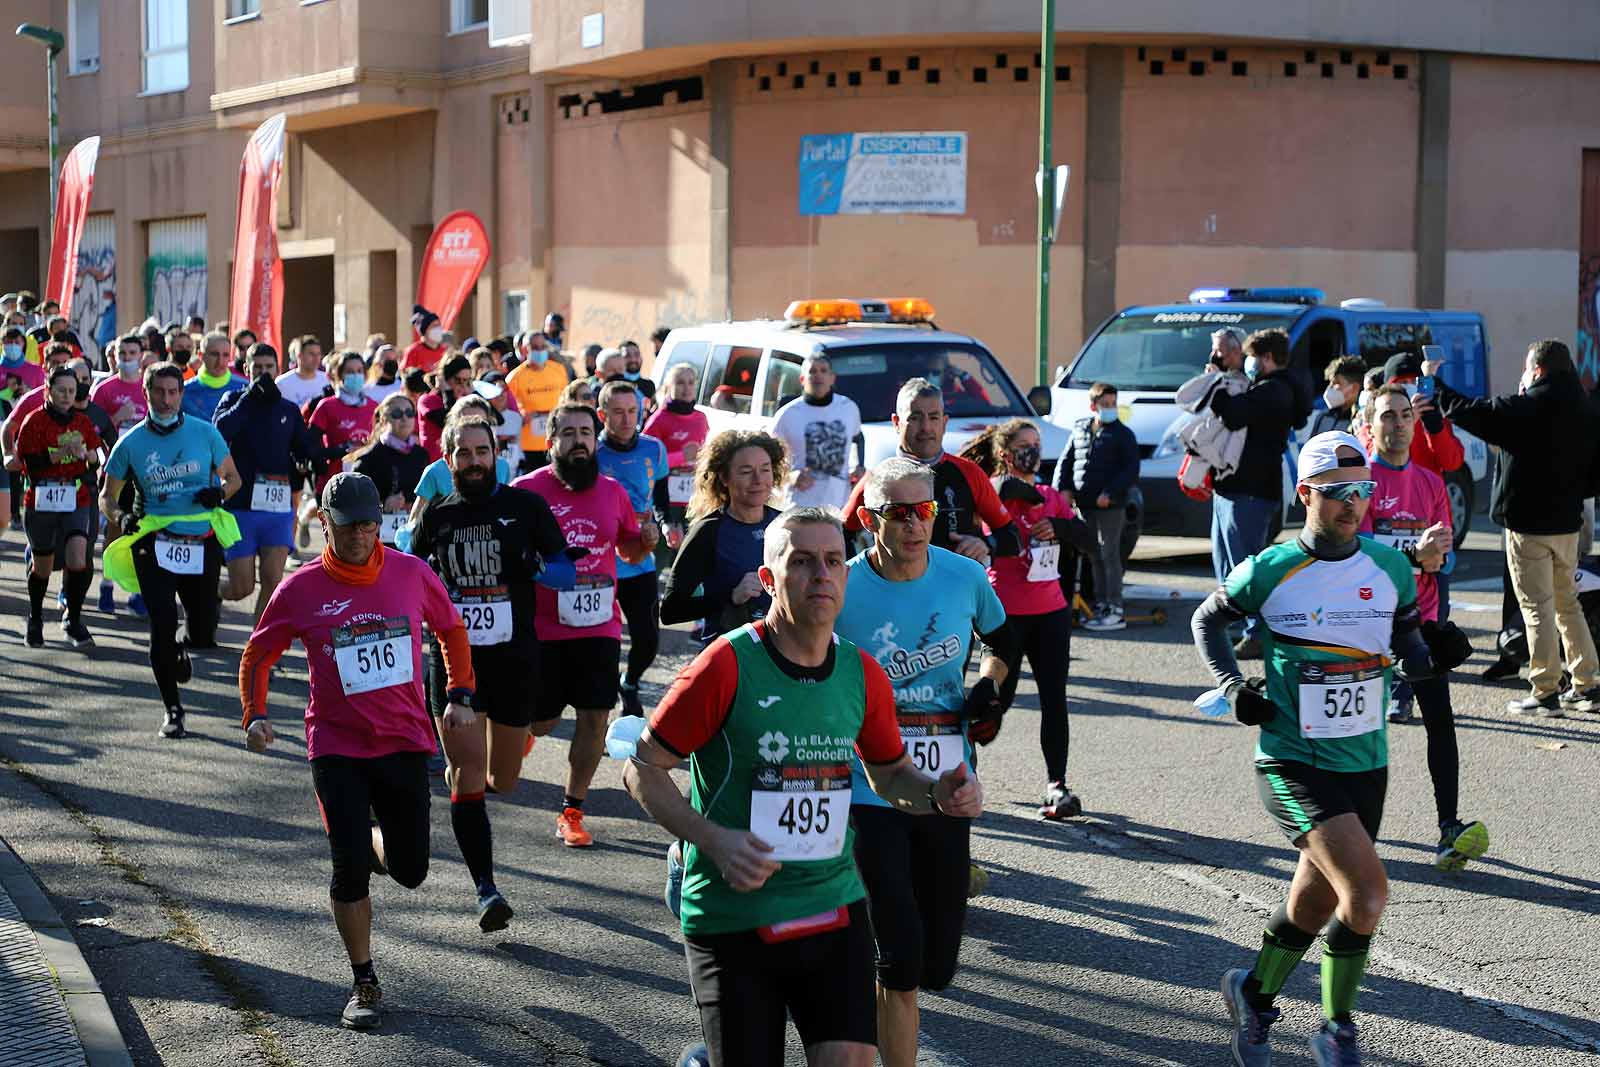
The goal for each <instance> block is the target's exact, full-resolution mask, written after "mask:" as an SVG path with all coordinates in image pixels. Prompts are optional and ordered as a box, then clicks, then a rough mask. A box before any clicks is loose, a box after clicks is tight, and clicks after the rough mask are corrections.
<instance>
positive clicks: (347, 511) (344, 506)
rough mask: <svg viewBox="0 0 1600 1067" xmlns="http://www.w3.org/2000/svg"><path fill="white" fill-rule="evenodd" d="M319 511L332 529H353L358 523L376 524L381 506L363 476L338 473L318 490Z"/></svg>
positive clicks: (374, 486) (376, 490)
mask: <svg viewBox="0 0 1600 1067" xmlns="http://www.w3.org/2000/svg"><path fill="white" fill-rule="evenodd" d="M322 510H323V511H326V512H327V513H328V518H330V519H332V520H333V524H334V525H335V526H354V525H355V524H356V523H358V522H380V521H382V518H383V504H382V502H381V501H380V500H379V499H378V487H377V486H376V485H374V484H373V483H372V479H371V478H368V477H367V476H366V475H365V474H357V473H355V472H354V471H342V472H340V473H339V474H335V475H334V476H333V477H332V478H329V479H328V484H327V485H325V486H323V487H322Z"/></svg>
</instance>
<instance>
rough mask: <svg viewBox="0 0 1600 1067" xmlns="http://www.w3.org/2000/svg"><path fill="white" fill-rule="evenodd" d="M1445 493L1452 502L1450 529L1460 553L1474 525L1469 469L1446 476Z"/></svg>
mask: <svg viewBox="0 0 1600 1067" xmlns="http://www.w3.org/2000/svg"><path fill="white" fill-rule="evenodd" d="M1444 492H1445V496H1447V497H1448V498H1449V500H1450V529H1451V531H1452V532H1453V533H1454V534H1455V549H1456V551H1457V552H1459V551H1461V542H1463V541H1465V540H1466V539H1467V527H1469V526H1471V525H1472V510H1473V504H1474V499H1473V497H1474V487H1473V484H1472V475H1471V474H1470V473H1469V472H1468V470H1467V468H1465V467H1463V468H1461V469H1459V470H1453V471H1451V472H1450V473H1449V474H1447V475H1445V476H1444Z"/></svg>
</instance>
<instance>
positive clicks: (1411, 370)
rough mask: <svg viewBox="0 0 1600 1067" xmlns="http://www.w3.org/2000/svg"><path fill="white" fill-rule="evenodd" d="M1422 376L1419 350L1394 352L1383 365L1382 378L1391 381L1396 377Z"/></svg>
mask: <svg viewBox="0 0 1600 1067" xmlns="http://www.w3.org/2000/svg"><path fill="white" fill-rule="evenodd" d="M1420 377H1422V354H1421V353H1420V352H1396V353H1395V354H1394V355H1392V356H1390V357H1389V362H1387V363H1385V364H1384V365H1383V380H1384V382H1385V383H1387V382H1392V381H1394V380H1395V379H1396V378H1420Z"/></svg>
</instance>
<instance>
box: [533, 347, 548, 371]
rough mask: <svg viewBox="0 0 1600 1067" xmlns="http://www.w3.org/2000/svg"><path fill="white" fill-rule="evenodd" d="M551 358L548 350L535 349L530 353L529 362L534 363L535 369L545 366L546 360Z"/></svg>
mask: <svg viewBox="0 0 1600 1067" xmlns="http://www.w3.org/2000/svg"><path fill="white" fill-rule="evenodd" d="M549 358H550V352H549V350H548V349H544V348H535V349H533V350H531V351H530V352H529V353H528V362H529V363H532V364H533V365H534V366H535V367H542V366H544V362H545V360H547V359H549Z"/></svg>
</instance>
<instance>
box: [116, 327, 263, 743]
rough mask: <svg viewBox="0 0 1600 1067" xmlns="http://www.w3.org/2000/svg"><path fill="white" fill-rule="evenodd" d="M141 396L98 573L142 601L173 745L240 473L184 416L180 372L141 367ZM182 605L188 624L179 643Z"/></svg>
mask: <svg viewBox="0 0 1600 1067" xmlns="http://www.w3.org/2000/svg"><path fill="white" fill-rule="evenodd" d="M217 336H221V335H220V334H218V335H217ZM144 388H145V398H146V400H147V402H148V404H149V413H148V414H147V415H146V416H145V420H144V421H143V422H142V423H140V424H139V425H137V426H135V427H134V428H133V429H131V430H129V431H128V432H127V433H125V434H123V435H122V437H121V438H119V439H118V441H117V444H116V447H115V448H113V449H112V450H111V456H110V458H108V459H107V460H106V477H105V481H104V482H103V483H102V484H101V487H100V511H101V513H102V514H103V515H105V517H106V519H107V521H109V522H110V523H111V524H112V526H113V527H114V528H116V529H118V530H120V531H122V536H121V537H119V538H118V539H117V540H116V541H113V542H112V543H111V544H110V545H109V546H107V548H106V553H105V570H106V574H107V575H108V576H109V577H110V578H111V579H112V580H113V581H115V582H116V583H117V584H118V585H120V586H122V587H123V588H124V589H126V590H127V591H128V592H130V593H139V594H141V595H142V596H143V598H144V606H145V611H146V612H147V613H148V617H149V623H150V668H151V670H152V672H154V674H155V678H156V686H157V687H158V688H159V689H160V690H161V702H162V705H163V707H164V708H165V711H164V717H163V720H162V725H161V731H160V732H161V736H162V737H165V738H180V737H183V736H184V724H183V719H184V710H183V703H182V701H181V700H180V699H179V696H178V686H179V685H180V684H181V683H183V682H187V681H188V680H189V676H190V673H191V669H190V665H189V654H188V651H187V649H190V648H215V647H216V637H217V610H218V608H219V607H220V605H221V601H220V600H219V599H218V597H217V577H218V575H219V574H220V573H221V571H222V553H223V548H224V547H226V545H231V544H232V543H233V542H235V541H236V540H238V536H239V531H238V526H237V524H236V523H235V521H234V519H233V518H232V516H231V515H229V514H228V512H226V511H224V510H223V508H222V502H223V501H224V500H226V499H227V498H228V497H230V496H232V495H233V494H234V493H236V492H238V490H239V485H240V482H239V472H238V471H237V470H235V469H234V466H233V459H232V457H230V456H229V455H228V446H227V443H226V442H224V441H223V439H222V434H221V433H219V432H218V431H217V428H216V427H215V426H213V425H212V424H211V423H209V422H205V421H203V420H201V419H197V418H191V417H190V416H188V415H186V414H184V412H183V410H182V403H183V371H181V370H179V369H178V368H177V367H176V366H174V365H173V364H171V363H157V364H154V365H153V366H150V367H148V368H146V369H145V372H144ZM219 480H220V482H221V485H218V484H217V482H218V481H219ZM126 482H132V483H133V489H134V495H133V506H132V507H131V508H130V509H128V510H126V511H125V510H124V509H123V508H122V506H121V504H120V503H119V498H120V497H121V494H122V487H123V485H124V483H126ZM179 600H181V601H182V602H183V610H184V614H185V616H186V623H185V627H184V628H185V634H184V637H183V641H182V643H180V642H179V640H178V609H177V603H176V601H179Z"/></svg>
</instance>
